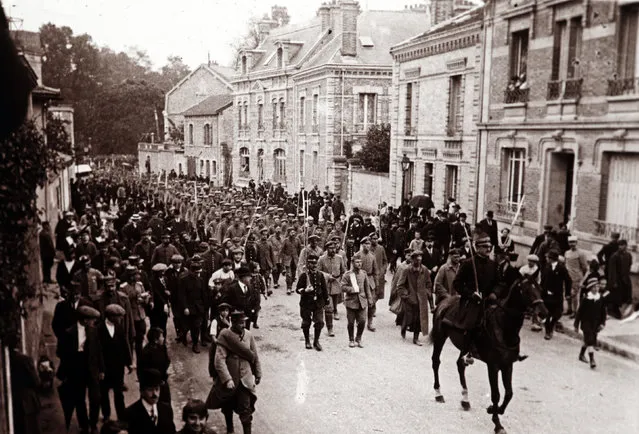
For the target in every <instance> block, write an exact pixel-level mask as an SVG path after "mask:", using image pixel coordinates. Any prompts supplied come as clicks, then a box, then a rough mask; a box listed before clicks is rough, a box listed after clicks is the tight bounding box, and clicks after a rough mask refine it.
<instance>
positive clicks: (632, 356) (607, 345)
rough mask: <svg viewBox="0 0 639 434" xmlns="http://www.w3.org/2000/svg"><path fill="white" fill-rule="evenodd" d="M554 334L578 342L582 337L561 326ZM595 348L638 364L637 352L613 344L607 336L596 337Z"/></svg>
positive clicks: (621, 344)
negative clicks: (559, 334)
mask: <svg viewBox="0 0 639 434" xmlns="http://www.w3.org/2000/svg"><path fill="white" fill-rule="evenodd" d="M555 332H556V333H561V334H563V335H566V336H568V337H571V338H573V339H577V340H579V341H582V340H583V336H582V335H581V333H576V332H575V330H574V328H572V327H569V326H566V324H563V327H562V328H556V329H555ZM597 347H598V348H601V349H602V350H604V351H607V352H609V353H612V354H615V355H617V356H620V357H623V358H625V359H628V360H632V361H633V362H637V363H639V350H638V349H634V348H632V347H630V346H629V345H625V344H623V343H619V342H615V341H614V340H613V339H611V338H610V337H607V336H599V337H597Z"/></svg>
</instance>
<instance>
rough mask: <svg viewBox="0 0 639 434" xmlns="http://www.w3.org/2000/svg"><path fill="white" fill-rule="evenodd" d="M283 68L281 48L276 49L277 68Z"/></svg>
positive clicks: (282, 51)
mask: <svg viewBox="0 0 639 434" xmlns="http://www.w3.org/2000/svg"><path fill="white" fill-rule="evenodd" d="M283 66H284V50H282V47H280V48H278V49H277V67H278V68H282V67H283Z"/></svg>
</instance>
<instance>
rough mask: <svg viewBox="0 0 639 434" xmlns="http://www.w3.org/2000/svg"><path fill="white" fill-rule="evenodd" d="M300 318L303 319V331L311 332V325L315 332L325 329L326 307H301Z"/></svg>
mask: <svg viewBox="0 0 639 434" xmlns="http://www.w3.org/2000/svg"><path fill="white" fill-rule="evenodd" d="M300 316H301V317H302V330H309V329H310V328H311V323H313V327H315V330H322V328H324V321H323V319H324V306H311V307H305V306H300Z"/></svg>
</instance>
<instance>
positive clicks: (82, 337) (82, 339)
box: [78, 323, 87, 352]
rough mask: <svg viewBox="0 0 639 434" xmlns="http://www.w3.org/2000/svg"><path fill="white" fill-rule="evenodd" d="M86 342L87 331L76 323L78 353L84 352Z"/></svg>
mask: <svg viewBox="0 0 639 434" xmlns="http://www.w3.org/2000/svg"><path fill="white" fill-rule="evenodd" d="M86 341H87V331H86V329H85V328H84V326H83V325H82V324H80V323H78V351H80V352H83V351H84V344H85V343H86Z"/></svg>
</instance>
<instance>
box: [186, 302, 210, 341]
mask: <svg viewBox="0 0 639 434" xmlns="http://www.w3.org/2000/svg"><path fill="white" fill-rule="evenodd" d="M191 337H192V335H191ZM200 337H201V338H202V342H210V341H211V335H210V330H209V309H204V314H203V315H202V321H201V324H200Z"/></svg>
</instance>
